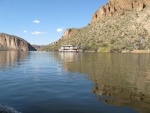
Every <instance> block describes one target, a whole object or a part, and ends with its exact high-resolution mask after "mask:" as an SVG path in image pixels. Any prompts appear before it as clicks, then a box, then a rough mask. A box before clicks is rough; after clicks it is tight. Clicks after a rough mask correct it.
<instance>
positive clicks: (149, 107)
mask: <svg viewBox="0 0 150 113" xmlns="http://www.w3.org/2000/svg"><path fill="white" fill-rule="evenodd" d="M60 56H61V60H62V61H63V66H64V68H65V70H67V71H70V72H79V73H85V74H88V75H89V77H88V79H89V80H91V81H92V82H93V84H94V86H93V88H92V92H93V93H94V94H96V95H97V97H98V100H99V101H101V102H104V103H107V104H109V105H111V106H128V107H132V108H133V109H135V110H138V111H139V112H140V113H148V112H149V111H150V55H149V54H109V53H107V54H98V53H83V54H78V55H76V54H75V55H74V54H72V53H67V54H61V55H60ZM65 59H70V61H68V60H65Z"/></svg>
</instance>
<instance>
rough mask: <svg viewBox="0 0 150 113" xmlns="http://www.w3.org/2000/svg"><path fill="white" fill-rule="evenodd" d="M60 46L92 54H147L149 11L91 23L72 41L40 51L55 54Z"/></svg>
mask: <svg viewBox="0 0 150 113" xmlns="http://www.w3.org/2000/svg"><path fill="white" fill-rule="evenodd" d="M63 44H72V45H79V46H81V48H82V49H83V50H85V51H96V52H122V51H132V50H149V49H150V7H146V8H145V9H143V10H142V11H135V10H132V11H126V12H125V14H124V15H117V14H115V15H114V16H112V17H107V18H106V19H105V20H104V21H96V22H93V23H91V24H89V25H88V26H86V27H83V28H81V29H80V30H79V31H78V33H76V34H75V35H73V36H72V37H68V38H66V39H65V40H60V41H58V42H56V43H54V44H50V45H48V46H46V47H44V48H42V50H46V51H57V50H58V49H59V48H60V47H61V45H63Z"/></svg>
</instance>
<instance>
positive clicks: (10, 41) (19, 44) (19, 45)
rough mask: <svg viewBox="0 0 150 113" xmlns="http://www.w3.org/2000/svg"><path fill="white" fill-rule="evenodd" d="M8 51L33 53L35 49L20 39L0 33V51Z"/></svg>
mask: <svg viewBox="0 0 150 113" xmlns="http://www.w3.org/2000/svg"><path fill="white" fill-rule="evenodd" d="M8 50H21V51H35V50H36V49H35V48H34V47H33V46H32V45H31V44H29V43H28V42H27V41H25V40H24V39H22V38H20V37H17V36H13V35H8V34H5V33H0V51H8Z"/></svg>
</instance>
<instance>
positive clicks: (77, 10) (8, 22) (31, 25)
mask: <svg viewBox="0 0 150 113" xmlns="http://www.w3.org/2000/svg"><path fill="white" fill-rule="evenodd" d="M107 2H108V0H0V15H1V16H0V32H3V33H7V34H11V35H16V36H19V37H21V38H23V39H25V40H27V41H28V42H29V43H31V44H38V45H46V44H50V43H52V42H54V41H56V40H58V39H59V38H61V36H63V33H64V31H65V30H66V29H67V28H81V27H84V26H86V25H87V24H88V23H90V21H91V18H92V15H93V13H94V12H95V11H96V10H98V9H99V8H100V6H101V5H104V4H105V3H107Z"/></svg>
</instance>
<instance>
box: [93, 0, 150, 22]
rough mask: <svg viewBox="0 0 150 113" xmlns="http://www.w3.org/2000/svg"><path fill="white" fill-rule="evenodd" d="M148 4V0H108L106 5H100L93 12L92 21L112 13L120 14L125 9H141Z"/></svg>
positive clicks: (149, 1)
mask: <svg viewBox="0 0 150 113" xmlns="http://www.w3.org/2000/svg"><path fill="white" fill-rule="evenodd" d="M148 5H150V0H109V2H108V3H107V4H106V5H104V6H102V7H100V9H99V10H97V11H96V12H95V13H94V15H93V17H92V22H94V21H97V20H103V19H105V17H108V16H112V15H114V14H119V15H122V14H124V12H125V11H127V10H137V11H141V10H142V9H143V8H145V7H146V6H148Z"/></svg>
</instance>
